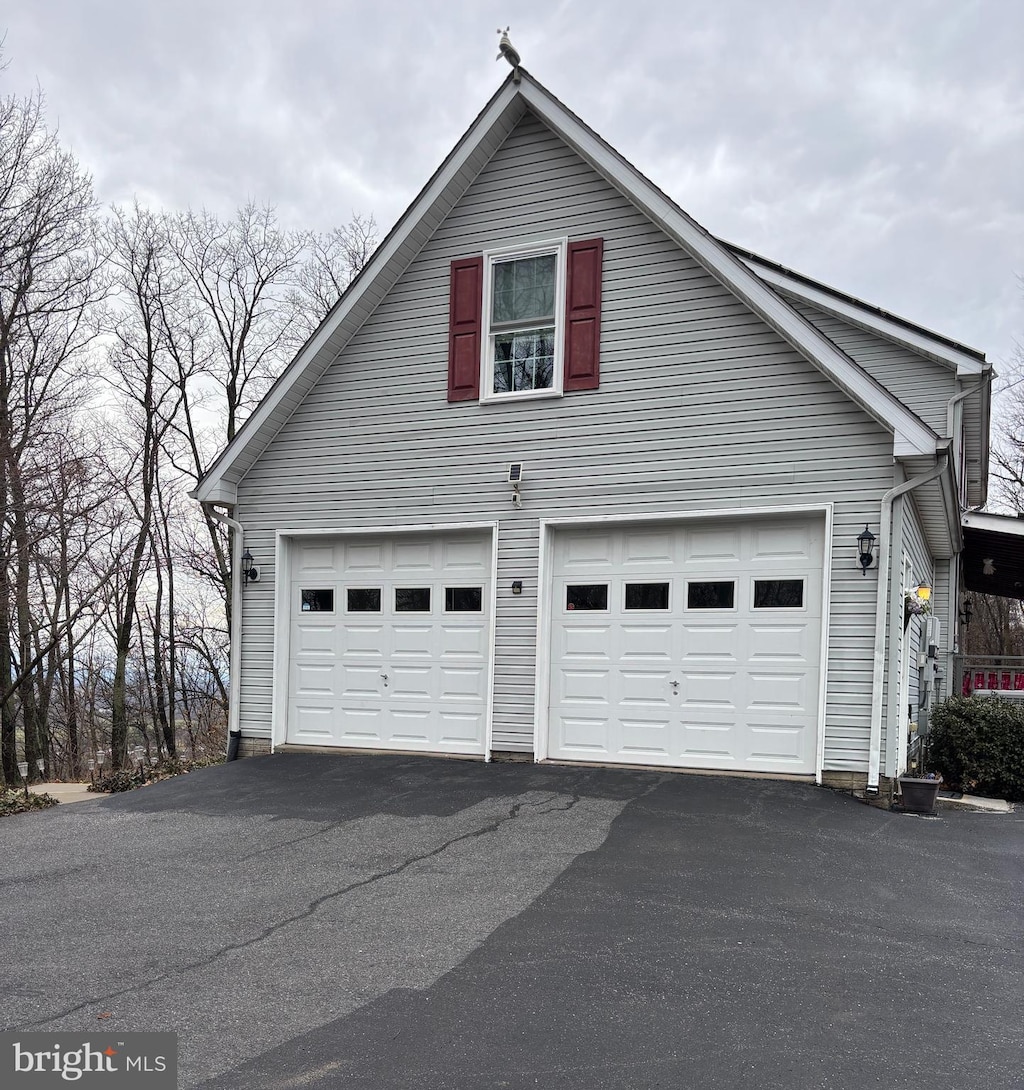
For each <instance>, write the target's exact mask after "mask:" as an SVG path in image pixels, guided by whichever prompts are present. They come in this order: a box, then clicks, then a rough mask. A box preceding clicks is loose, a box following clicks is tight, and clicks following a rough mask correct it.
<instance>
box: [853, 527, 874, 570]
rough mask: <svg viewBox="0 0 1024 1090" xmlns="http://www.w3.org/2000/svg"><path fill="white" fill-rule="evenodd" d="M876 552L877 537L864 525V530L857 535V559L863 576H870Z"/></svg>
mask: <svg viewBox="0 0 1024 1090" xmlns="http://www.w3.org/2000/svg"><path fill="white" fill-rule="evenodd" d="M874 552H875V535H874V534H873V533H872V532H871V531H870V530H869V529H868V525H867V523H864V529H863V530H862V531H861V532H860V533H859V534H858V535H857V559H858V560H859V561H860V573H861V575H867V574H868V568H870V567H871V561H872V560H873V559H874Z"/></svg>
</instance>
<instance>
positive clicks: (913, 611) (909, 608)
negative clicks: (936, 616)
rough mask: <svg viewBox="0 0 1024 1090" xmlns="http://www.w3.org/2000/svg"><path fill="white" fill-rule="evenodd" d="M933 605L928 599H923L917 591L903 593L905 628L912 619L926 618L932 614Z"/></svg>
mask: <svg viewBox="0 0 1024 1090" xmlns="http://www.w3.org/2000/svg"><path fill="white" fill-rule="evenodd" d="M931 611H932V609H931V605H930V604H929V602H928V599H927V598H921V597H919V595H918V592H917V591H914V590H908V591H904V592H903V627H904V628H906V627H907V625H908V624H909V623H910V618H911V617H925V616H927V615H928V614H929V613H931Z"/></svg>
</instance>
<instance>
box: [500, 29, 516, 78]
mask: <svg viewBox="0 0 1024 1090" xmlns="http://www.w3.org/2000/svg"><path fill="white" fill-rule="evenodd" d="M508 31H509V28H508V27H505V29H504V30H502V29H501V28H500V27H499V28H498V30H497V33H498V34H500V35H501V40H500V41H499V42H498V55H497V56H496V57H495V58H494V59H495V60H496V61H500V60H501V58H502V57H504V58H505V60H507V61H508V63H509V64H510V65H512V79H513V80H514V81H515V82H516V83H518V82H519V54H518V52H516V47H515V46H514V45H513V44H512V42H511V41H510V40H509V36H508Z"/></svg>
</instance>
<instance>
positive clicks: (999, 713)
mask: <svg viewBox="0 0 1024 1090" xmlns="http://www.w3.org/2000/svg"><path fill="white" fill-rule="evenodd" d="M928 765H929V768H930V769H934V770H935V771H937V772H941V773H942V778H943V779H944V780H945V781H946V783H947V784H948V785H949V786H951V787H954V788H957V789H959V790H961V791H967V792H970V793H972V794H976V795H994V796H997V797H999V798H1005V799H1013V800H1017V801H1021V800H1024V703H1017V702H1016V701H1012V700H1000V699H999V698H998V697H984V696H951V697H950V698H949V699H948V700H946V701H943V703H941V704H939V705H938V706H937V707H936V708H935V710H934V711H933V712H932V715H931V734H930V736H929V738H928Z"/></svg>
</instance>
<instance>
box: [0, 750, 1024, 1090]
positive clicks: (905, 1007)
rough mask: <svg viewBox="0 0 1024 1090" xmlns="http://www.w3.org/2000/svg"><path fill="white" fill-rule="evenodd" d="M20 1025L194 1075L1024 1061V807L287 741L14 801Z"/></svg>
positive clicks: (795, 1068)
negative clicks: (295, 749)
mask: <svg viewBox="0 0 1024 1090" xmlns="http://www.w3.org/2000/svg"><path fill="white" fill-rule="evenodd" d="M0 846H2V848H3V857H2V858H3V871H2V877H0V882H2V900H0V921H2V927H0V981H2V989H0V990H2V995H0V1006H2V1016H0V1023H2V1025H3V1026H4V1027H5V1028H9V1029H18V1030H22V1031H24V1030H29V1029H40V1030H48V1031H57V1030H76V1031H80V1030H94V1029H95V1028H96V1027H97V1025H98V1021H97V1020H98V1019H100V1018H101V1016H102V1018H103V1024H104V1025H105V1026H108V1027H109V1028H119V1029H121V1030H124V1031H126V1032H127V1031H131V1030H142V1029H161V1030H168V1029H169V1030H175V1031H176V1032H177V1033H178V1034H179V1037H180V1062H181V1071H182V1076H181V1085H182V1086H183V1087H195V1086H202V1087H206V1088H209V1090H213V1088H217V1090H229V1088H230V1090H236V1088H237V1090H241V1088H243V1087H244V1088H246V1090H264V1088H266V1090H270V1088H282V1090H283V1088H299V1087H301V1088H315V1090H326V1088H331V1087H345V1088H359V1090H398V1088H403V1090H405V1088H409V1090H411V1088H415V1090H439V1088H458V1090H481V1088H490V1087H511V1088H515V1090H519V1088H526V1087H557V1088H560V1090H561V1088H565V1090H604V1088H626V1087H629V1088H637V1090H648V1088H652V1087H666V1088H669V1087H671V1088H679V1087H695V1088H696V1087H699V1088H712V1087H715V1088H717V1087H723V1088H726V1087H727V1088H730V1090H733V1088H740V1087H758V1088H775V1087H778V1088H783V1087H784V1088H786V1090H804V1088H816V1087H821V1088H825V1087H827V1088H830V1090H831V1088H837V1090H842V1088H847V1087H849V1088H854V1087H856V1088H862V1087H870V1086H885V1087H918V1086H927V1087H929V1088H931V1090H942V1088H946V1087H949V1088H953V1087H956V1088H975V1087H976V1088H979V1090H980V1088H984V1090H1002V1088H1007V1090H1009V1088H1011V1087H1014V1088H1019V1087H1021V1086H1022V1084H1024V1076H1022V1074H1021V1072H1022V1070H1024V1052H1022V1047H1021V1040H1022V1034H1024V952H1022V947H1024V942H1022V939H1024V915H1022V912H1024V896H1022V894H1024V815H1022V814H1020V813H1017V814H1013V815H1010V816H1003V815H985V814H969V813H952V814H947V815H944V816H943V817H941V818H938V819H925V818H916V817H910V816H901V815H894V814H888V813H885V812H882V811H879V810H874V809H871V808H868V807H865V806H862V805H860V804H858V803H856V802H854V801H852V800H850V799H847V798H846V797H844V796H840V795H836V794H833V793H831V792H828V791H826V790H822V789H818V788H813V787H808V786H804V785H800V784H791V783H771V782H765V781H755V780H743V779H726V778H716V777H702V776H685V775H670V774H655V773H643V772H628V771H619V772H617V771H610V770H593V771H589V770H582V769H578V768H557V767H547V766H540V767H538V766H533V765H483V764H478V763H470V762H461V761H442V760H431V759H417V758H402V757H342V756H320V755H307V754H288V755H285V754H281V755H277V756H273V757H266V758H258V759H251V760H245V761H239V762H235V763H234V764H231V765H225V766H221V767H217V768H211V769H207V770H204V771H202V772H196V773H192V774H191V775H189V776H185V777H180V778H178V779H175V780H169V781H165V782H163V783H159V784H156V785H154V786H152V787H148V788H145V789H144V790H141V791H135V792H131V793H129V794H126V795H120V796H114V797H111V798H109V799H98V800H97V801H95V802H88V803H79V804H77V805H75V806H68V807H62V808H57V809H55V810H51V811H45V812H40V813H34V814H26V815H21V816H19V817H15V818H5V819H4V820H3V821H2V822H0Z"/></svg>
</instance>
